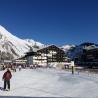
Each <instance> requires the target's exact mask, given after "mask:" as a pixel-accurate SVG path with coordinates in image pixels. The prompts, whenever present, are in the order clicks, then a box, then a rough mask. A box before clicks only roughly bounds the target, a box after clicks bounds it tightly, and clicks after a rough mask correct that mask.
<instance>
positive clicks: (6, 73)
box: [3, 70, 12, 80]
mask: <svg viewBox="0 0 98 98" xmlns="http://www.w3.org/2000/svg"><path fill="white" fill-rule="evenodd" d="M11 78H12V74H11V72H10V70H8V71H6V72H5V73H4V74H3V79H4V80H10V79H11Z"/></svg>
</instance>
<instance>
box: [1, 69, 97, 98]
mask: <svg viewBox="0 0 98 98" xmlns="http://www.w3.org/2000/svg"><path fill="white" fill-rule="evenodd" d="M3 73H4V71H0V87H1V88H2V87H3V81H2V75H3ZM12 75H13V78H12V79H11V90H10V91H3V90H0V96H28V97H66V98H70V97H74V98H76V97H77V98H81V97H82V98H87V97H91V98H98V76H97V75H95V74H87V73H80V74H78V73H75V74H74V75H72V74H71V72H68V71H64V70H59V69H49V68H47V69H42V68H39V69H22V71H18V70H17V72H12Z"/></svg>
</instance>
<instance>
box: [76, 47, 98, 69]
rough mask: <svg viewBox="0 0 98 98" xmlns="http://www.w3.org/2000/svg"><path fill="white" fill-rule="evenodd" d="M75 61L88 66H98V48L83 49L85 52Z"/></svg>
mask: <svg viewBox="0 0 98 98" xmlns="http://www.w3.org/2000/svg"><path fill="white" fill-rule="evenodd" d="M75 63H77V64H78V65H82V66H86V67H97V66H98V48H94V49H88V50H85V49H84V50H83V53H82V54H81V55H79V56H78V57H77V58H75Z"/></svg>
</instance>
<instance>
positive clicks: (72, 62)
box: [71, 61, 75, 74]
mask: <svg viewBox="0 0 98 98" xmlns="http://www.w3.org/2000/svg"><path fill="white" fill-rule="evenodd" d="M71 66H72V74H74V72H75V68H74V61H71Z"/></svg>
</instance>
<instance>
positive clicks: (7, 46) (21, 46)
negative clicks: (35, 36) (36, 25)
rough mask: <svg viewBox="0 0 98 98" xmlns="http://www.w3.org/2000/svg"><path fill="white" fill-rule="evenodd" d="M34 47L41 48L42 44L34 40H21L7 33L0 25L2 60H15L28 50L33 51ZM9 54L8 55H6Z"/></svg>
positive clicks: (0, 52)
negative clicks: (31, 49)
mask: <svg viewBox="0 0 98 98" xmlns="http://www.w3.org/2000/svg"><path fill="white" fill-rule="evenodd" d="M35 44H36V46H38V48H39V47H41V46H42V45H43V44H41V43H40V42H36V41H34V40H30V41H28V40H23V39H20V38H18V37H16V36H14V35H12V34H11V33H10V32H8V31H7V30H6V29H5V28H4V27H3V26H1V25H0V54H1V58H2V59H9V56H10V58H11V59H15V58H18V57H21V56H23V55H25V53H26V52H28V51H29V49H30V48H34V49H35V47H34V46H35ZM8 54H9V55H8Z"/></svg>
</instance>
